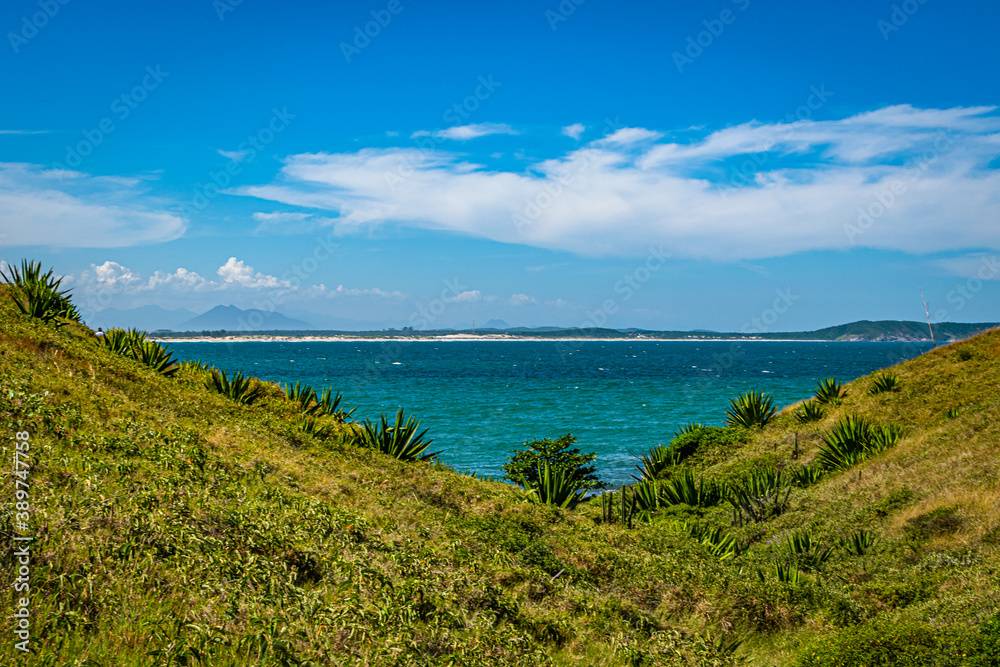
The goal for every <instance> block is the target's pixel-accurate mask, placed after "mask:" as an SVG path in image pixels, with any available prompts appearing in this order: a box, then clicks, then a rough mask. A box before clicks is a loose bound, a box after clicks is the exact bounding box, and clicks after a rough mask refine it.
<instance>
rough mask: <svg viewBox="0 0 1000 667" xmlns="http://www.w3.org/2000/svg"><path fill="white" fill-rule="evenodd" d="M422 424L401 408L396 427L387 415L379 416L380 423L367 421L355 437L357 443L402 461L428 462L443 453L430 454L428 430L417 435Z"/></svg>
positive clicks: (397, 415)
mask: <svg viewBox="0 0 1000 667" xmlns="http://www.w3.org/2000/svg"><path fill="white" fill-rule="evenodd" d="M419 427H420V422H418V421H417V420H416V419H414V418H413V417H412V416H411V417H406V416H405V415H404V414H403V409H402V408H400V409H399V411H398V412H397V413H396V422H395V425H390V424H389V420H388V419H386V417H385V415H384V414H382V415H379V421H378V422H376V423H375V424H372V423H371V422H370V421H368V420H367V419H366V420H365V422H364V424H363V426H362V429H361V431H360V432H358V433H357V435H356V436H355V443H356V444H358V445H360V446H362V447H368V448H370V449H374V450H376V451H379V452H382V453H383V454H388V455H389V456H392V457H393V458H397V459H399V460H400V461H428V460H430V459H433V458H435V457H436V456H437V455H438V454H440V453H441V452H433V453H428V452H427V448H428V447H429V446H430V444H431V442H432V441H431V440H424V435H426V434H427V429H424V430H423V431H421V432H419V433H417V429H418V428H419Z"/></svg>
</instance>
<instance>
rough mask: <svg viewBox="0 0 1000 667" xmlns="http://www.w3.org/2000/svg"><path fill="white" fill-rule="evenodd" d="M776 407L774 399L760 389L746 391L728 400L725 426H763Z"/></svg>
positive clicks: (772, 415) (775, 410)
mask: <svg viewBox="0 0 1000 667" xmlns="http://www.w3.org/2000/svg"><path fill="white" fill-rule="evenodd" d="M775 412H777V408H775V407H774V399H773V398H771V395H770V394H765V393H764V392H760V391H748V392H746V393H745V394H741V395H740V396H737V397H736V398H732V399H730V400H729V409H727V410H726V425H727V426H744V427H747V428H751V427H755V426H757V427H763V426H765V425H766V424H767V423H768V422H769V421H771V418H772V417H774V413H775Z"/></svg>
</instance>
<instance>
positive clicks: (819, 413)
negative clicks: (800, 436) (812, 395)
mask: <svg viewBox="0 0 1000 667" xmlns="http://www.w3.org/2000/svg"><path fill="white" fill-rule="evenodd" d="M825 414H826V411H825V410H824V409H823V406H822V405H820V404H819V403H818V402H816V401H806V402H805V403H803V404H802V407H800V408H799V409H798V410H796V411H795V412H794V417H795V420H796V421H797V422H799V423H800V424H808V423H809V422H815V421H819V420H820V419H822V418H823V417H824V416H825Z"/></svg>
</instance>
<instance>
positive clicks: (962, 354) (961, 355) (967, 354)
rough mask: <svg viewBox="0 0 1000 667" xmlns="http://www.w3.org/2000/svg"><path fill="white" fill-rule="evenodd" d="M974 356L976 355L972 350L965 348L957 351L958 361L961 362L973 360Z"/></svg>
mask: <svg viewBox="0 0 1000 667" xmlns="http://www.w3.org/2000/svg"><path fill="white" fill-rule="evenodd" d="M974 356H976V355H975V354H974V353H973V352H972V350H970V349H968V348H965V347H963V348H962V349H960V350H956V351H955V358H956V359H958V360H959V361H968V360H969V359H972V358H973V357H974Z"/></svg>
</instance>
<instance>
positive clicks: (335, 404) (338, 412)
mask: <svg viewBox="0 0 1000 667" xmlns="http://www.w3.org/2000/svg"><path fill="white" fill-rule="evenodd" d="M343 400H344V395H343V394H342V393H340V392H339V391H338V392H337V393H336V394H334V393H333V390H332V389H330V388H329V387H328V388H326V389H324V390H323V393H321V394H320V395H319V396H318V397H317V399H316V405H317V406H318V410H319V413H320V414H323V415H326V416H328V417H333V418H334V419H335V420H336V421H338V422H340V423H343V422H345V421H347V418H348V417H350V416H351V415H353V414H354V411H355V410H357V408H356V407H354V408H351V409H350V410H348V411H344V410H343V409H341V407H340V403H341V401H343Z"/></svg>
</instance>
